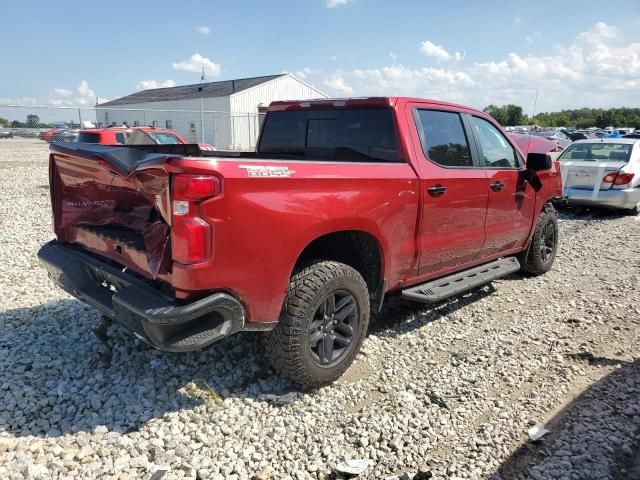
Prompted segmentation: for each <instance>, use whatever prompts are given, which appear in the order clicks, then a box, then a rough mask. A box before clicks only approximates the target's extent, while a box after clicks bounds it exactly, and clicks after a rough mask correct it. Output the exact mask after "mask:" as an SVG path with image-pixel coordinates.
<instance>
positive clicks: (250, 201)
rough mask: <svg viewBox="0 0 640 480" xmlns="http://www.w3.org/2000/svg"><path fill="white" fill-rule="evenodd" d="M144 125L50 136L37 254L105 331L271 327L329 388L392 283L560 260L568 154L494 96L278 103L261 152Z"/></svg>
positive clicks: (421, 298)
mask: <svg viewBox="0 0 640 480" xmlns="http://www.w3.org/2000/svg"><path fill="white" fill-rule="evenodd" d="M132 130H133V132H132V134H131V137H130V138H129V139H128V142H131V141H132V140H133V139H134V136H139V137H140V138H141V139H143V140H144V141H146V142H149V143H147V144H143V145H141V146H138V145H136V149H135V150H136V151H135V152H134V151H132V150H133V149H130V148H119V147H112V148H104V147H103V146H97V145H89V144H84V145H83V144H79V143H72V144H63V143H57V144H54V145H52V146H51V149H50V151H51V155H50V167H49V171H50V172H51V175H50V176H49V178H50V182H51V201H52V208H53V219H54V220H53V224H54V225H53V228H54V232H55V235H56V240H54V241H52V242H50V243H48V244H46V245H44V246H43V247H42V248H41V250H40V252H39V253H38V256H39V258H40V260H41V262H42V263H43V265H44V266H45V268H46V269H47V270H48V271H49V274H50V276H51V278H52V279H53V280H54V281H55V282H57V284H58V285H59V286H60V287H61V288H63V289H65V290H66V291H68V292H69V293H70V294H71V295H73V296H76V297H77V298H79V299H80V300H83V301H85V302H87V303H88V304H90V305H91V306H92V307H94V308H96V309H98V310H99V311H100V312H101V314H102V315H104V316H105V318H106V319H107V320H104V321H103V323H102V324H101V325H102V327H99V330H98V331H99V332H104V331H105V330H106V327H107V326H108V324H109V322H110V321H115V322H117V323H119V324H120V325H122V326H124V327H126V328H128V329H130V330H132V331H133V332H135V334H136V336H138V337H139V338H141V339H143V340H144V341H146V342H148V343H149V344H150V345H152V346H154V347H156V348H158V349H160V350H165V351H174V352H179V351H182V352H184V351H191V350H196V349H200V348H204V347H206V346H208V345H210V344H212V343H213V342H216V341H218V340H220V339H222V338H224V337H226V336H228V335H231V334H235V333H236V332H240V331H262V332H265V334H266V338H265V346H266V350H267V352H268V355H269V356H270V357H271V360H272V363H273V365H274V367H275V368H276V369H278V370H279V371H281V372H283V373H285V374H287V375H289V376H290V377H291V378H292V379H293V380H294V381H295V382H297V383H299V384H300V385H303V386H305V387H318V386H320V385H324V384H327V383H329V382H331V381H333V380H335V379H336V378H338V377H339V376H340V375H341V374H342V373H343V372H344V371H345V370H346V369H347V368H348V367H349V365H350V364H351V363H352V362H353V360H354V358H355V357H356V355H357V354H358V351H359V350H360V346H361V344H362V342H363V340H364V338H365V336H366V332H367V328H368V325H369V318H370V312H371V311H374V312H375V311H378V310H379V308H381V307H382V304H383V301H384V299H385V296H386V295H390V294H393V293H395V294H398V295H402V296H403V297H405V298H407V299H409V300H412V301H415V302H421V303H435V302H439V301H441V300H443V299H445V298H448V297H451V296H454V295H458V294H460V293H462V292H464V291H467V290H470V289H473V288H477V287H478V286H480V285H482V284H485V283H488V282H490V281H492V280H493V279H495V278H500V277H503V276H505V275H508V274H510V273H513V272H515V271H518V270H520V269H522V270H523V271H524V272H526V273H528V274H530V275H541V274H543V273H545V272H547V271H548V270H549V269H550V268H551V266H552V265H553V261H554V258H555V254H556V250H557V246H558V238H559V237H558V233H559V232H558V224H557V219H556V215H555V210H554V209H553V206H552V205H551V201H552V200H553V199H554V198H556V197H559V196H560V195H561V193H562V183H561V178H560V172H559V165H558V162H554V161H552V160H551V158H550V156H549V155H546V154H539V153H529V154H528V155H526V156H525V155H524V154H523V152H522V151H521V149H520V148H518V147H517V146H516V145H515V144H514V143H512V140H511V139H510V138H509V137H507V136H506V135H505V132H504V131H503V129H502V127H501V126H500V125H499V124H498V123H497V122H496V121H495V120H494V119H493V118H491V117H490V116H489V115H487V114H486V113H484V112H482V111H478V110H475V109H472V108H468V107H463V106H459V105H452V104H450V103H444V102H438V101H434V100H419V99H414V98H395V97H391V98H389V97H381V98H354V99H340V100H331V99H327V100H310V101H304V102H295V101H290V102H274V103H272V104H271V106H270V107H269V111H268V113H267V114H266V117H265V119H264V121H263V123H262V131H261V134H260V137H259V138H260V141H259V144H258V145H257V150H256V151H250V152H211V151H209V152H202V151H200V150H198V149H192V148H189V147H190V145H175V144H169V145H167V143H174V142H173V140H172V139H170V138H168V137H165V136H164V132H160V131H158V130H148V129H132ZM149 139H153V141H150V140H149ZM160 143H162V144H160ZM180 147H182V148H180ZM181 150H182V153H181ZM194 150H195V151H194ZM197 157H208V158H197ZM88 159H89V160H91V168H87V160H88Z"/></svg>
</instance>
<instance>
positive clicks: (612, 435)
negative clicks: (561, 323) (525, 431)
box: [492, 357, 640, 480]
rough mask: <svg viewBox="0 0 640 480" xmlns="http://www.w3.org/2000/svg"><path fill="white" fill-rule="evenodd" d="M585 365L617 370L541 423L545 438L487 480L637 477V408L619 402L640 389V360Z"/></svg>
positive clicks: (639, 412) (519, 452)
mask: <svg viewBox="0 0 640 480" xmlns="http://www.w3.org/2000/svg"><path fill="white" fill-rule="evenodd" d="M586 361H588V362H589V363H590V364H592V365H612V364H622V366H621V367H620V368H618V369H617V370H615V371H614V372H613V373H610V374H609V375H607V376H606V377H604V378H603V379H601V380H600V381H598V382H596V383H594V384H592V385H590V386H589V388H588V389H586V390H585V391H584V392H582V393H581V394H580V395H579V396H578V397H576V398H575V399H574V400H573V401H571V402H570V403H569V404H567V405H566V406H565V407H564V408H563V409H562V410H561V411H560V412H558V413H557V414H556V415H555V416H554V417H553V418H552V419H551V420H550V421H548V422H547V423H546V424H545V427H546V428H547V429H548V430H549V431H550V433H548V434H547V435H546V436H544V437H543V438H542V439H541V440H539V441H538V442H528V443H525V444H523V445H522V446H521V447H520V448H519V449H518V450H516V452H514V453H513V455H511V456H510V457H509V458H508V459H507V460H506V461H505V462H503V463H502V464H501V465H500V467H499V468H498V469H497V470H496V471H495V473H494V476H493V477H492V479H494V480H520V479H525V478H533V479H538V478H539V479H546V478H558V477H557V474H558V472H560V470H562V471H563V473H562V474H563V475H566V476H567V478H568V477H569V476H571V478H594V479H595V478H613V479H616V480H637V479H638V478H640V404H639V403H638V402H637V401H632V402H628V403H625V402H624V401H622V400H624V399H626V400H629V399H631V398H633V392H638V391H639V390H640V359H636V360H634V361H631V362H624V361H620V360H615V359H609V358H602V357H593V358H586ZM633 439H635V441H634V440H633ZM606 457H609V460H608V462H607V461H604V458H606ZM603 464H604V465H603ZM559 469H560V470H559Z"/></svg>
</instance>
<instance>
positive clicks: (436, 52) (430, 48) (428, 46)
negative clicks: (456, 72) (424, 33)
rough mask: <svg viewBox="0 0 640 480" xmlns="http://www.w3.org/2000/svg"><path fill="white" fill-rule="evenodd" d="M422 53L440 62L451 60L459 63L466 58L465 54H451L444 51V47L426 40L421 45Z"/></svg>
mask: <svg viewBox="0 0 640 480" xmlns="http://www.w3.org/2000/svg"><path fill="white" fill-rule="evenodd" d="M420 52H421V53H422V54H423V55H426V56H427V57H433V58H435V59H436V60H438V61H444V62H449V61H451V60H453V61H456V62H458V61H460V60H462V59H463V58H464V53H460V52H453V53H449V52H447V51H446V50H445V49H444V47H443V46H441V45H436V44H435V43H433V42H430V41H429V40H426V41H424V42H422V43H421V44H420Z"/></svg>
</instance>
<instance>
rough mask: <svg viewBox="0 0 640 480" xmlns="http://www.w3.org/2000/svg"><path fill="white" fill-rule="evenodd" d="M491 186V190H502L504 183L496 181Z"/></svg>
mask: <svg viewBox="0 0 640 480" xmlns="http://www.w3.org/2000/svg"><path fill="white" fill-rule="evenodd" d="M489 186H490V187H491V190H493V191H494V192H499V191H500V190H502V189H503V188H504V183H502V182H494V183H492V184H491V185H489Z"/></svg>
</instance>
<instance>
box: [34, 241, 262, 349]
mask: <svg viewBox="0 0 640 480" xmlns="http://www.w3.org/2000/svg"><path fill="white" fill-rule="evenodd" d="M38 258H39V260H40V262H41V263H42V265H43V266H44V267H45V268H46V269H47V271H48V273H49V277H50V278H51V279H52V280H53V281H54V282H55V283H56V284H57V285H58V286H60V287H61V288H62V289H64V290H65V291H66V292H68V293H69V294H70V295H73V296H74V297H76V298H77V299H79V300H81V301H83V302H85V303H87V304H88V305H90V306H92V307H94V308H96V309H97V310H99V311H100V312H101V313H102V314H103V315H105V316H107V317H108V318H110V319H112V320H113V321H115V322H116V323H118V324H120V325H122V326H124V327H126V328H128V329H129V330H131V331H133V332H134V333H135V334H136V335H137V336H138V337H140V338H142V339H143V340H144V341H146V342H147V343H149V344H151V345H152V346H154V347H155V348H157V349H159V350H164V351H170V352H185V351H192V350H197V349H200V348H203V347H206V346H207V345H210V344H212V343H214V342H216V341H218V340H220V339H222V338H224V337H226V336H228V335H231V334H233V333H235V332H238V331H241V330H258V329H260V330H268V329H269V326H268V325H264V327H262V328H256V327H252V326H245V311H244V307H243V306H242V304H241V303H240V302H239V301H238V300H237V299H236V298H234V297H233V296H232V295H229V294H228V293H215V294H213V295H210V296H208V297H205V298H202V299H200V300H196V301H194V302H191V303H187V304H178V303H177V302H176V301H175V299H173V298H171V297H170V296H169V295H165V294H164V293H162V292H161V291H160V289H159V288H158V287H157V286H156V285H153V284H151V283H150V282H148V281H146V280H145V279H143V278H141V277H139V276H137V275H134V274H131V273H127V272H126V271H125V272H123V271H122V269H121V268H118V267H116V266H114V265H113V264H111V263H109V262H107V261H103V260H100V259H98V258H97V257H95V256H92V255H87V254H86V253H84V252H82V251H80V250H78V249H75V248H73V247H71V246H69V244H63V243H59V242H56V241H53V242H49V243H47V244H45V245H44V246H43V247H42V248H41V249H40V251H39V252H38Z"/></svg>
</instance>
